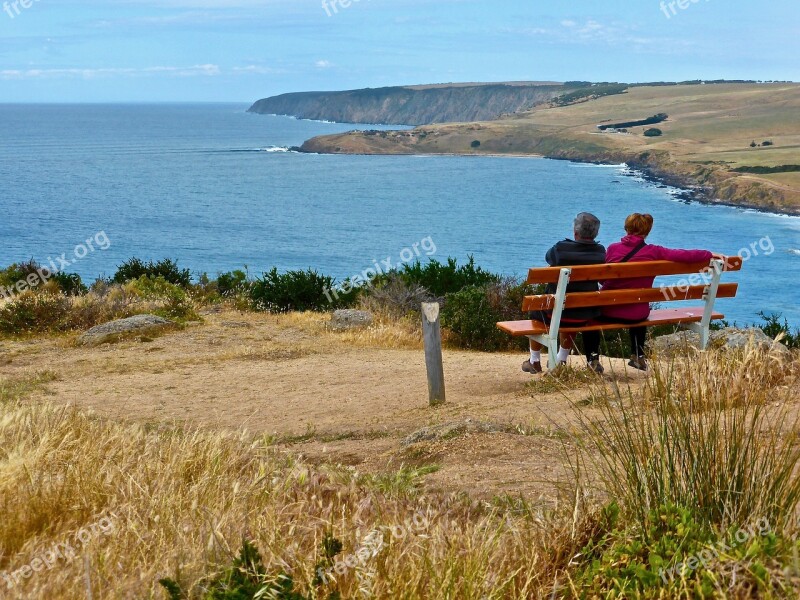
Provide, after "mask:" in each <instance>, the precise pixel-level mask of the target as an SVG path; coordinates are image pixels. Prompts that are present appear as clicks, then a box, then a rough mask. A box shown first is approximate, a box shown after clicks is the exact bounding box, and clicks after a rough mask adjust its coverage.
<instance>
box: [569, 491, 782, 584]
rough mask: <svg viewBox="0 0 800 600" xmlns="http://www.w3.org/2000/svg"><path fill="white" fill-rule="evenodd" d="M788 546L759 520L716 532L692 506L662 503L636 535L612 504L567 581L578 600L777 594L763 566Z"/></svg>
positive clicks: (766, 567)
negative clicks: (571, 581)
mask: <svg viewBox="0 0 800 600" xmlns="http://www.w3.org/2000/svg"><path fill="white" fill-rule="evenodd" d="M745 538H746V539H745ZM792 546H793V544H792V542H791V541H789V540H787V539H785V538H780V537H778V536H777V535H776V534H775V533H774V532H772V531H770V529H769V524H768V523H766V522H765V521H763V520H762V521H757V522H754V523H741V524H739V525H738V526H733V527H731V528H730V529H728V530H727V531H722V532H717V531H715V530H714V529H713V528H712V527H709V524H708V523H706V522H704V521H703V519H702V517H700V516H699V515H698V514H697V513H696V511H695V510H694V509H693V508H692V507H680V506H674V505H671V504H664V505H661V506H658V507H656V508H655V509H653V510H651V511H649V513H648V514H647V521H646V523H645V527H644V528H641V527H640V526H639V525H638V524H636V523H634V524H631V523H630V522H628V521H626V520H625V518H624V515H623V514H622V512H621V510H620V507H619V506H617V505H616V504H615V503H612V504H610V505H608V506H606V507H604V508H603V510H602V511H601V514H600V518H599V519H598V527H597V530H596V533H595V535H593V536H592V538H591V539H590V540H589V542H588V543H587V544H586V545H585V546H584V547H583V548H582V549H581V551H580V552H579V553H578V554H577V556H576V559H577V560H576V562H577V563H578V567H577V569H576V573H575V576H574V578H573V581H574V583H575V586H576V588H577V589H578V590H579V591H580V594H581V595H580V597H581V598H584V597H586V598H595V597H597V598H599V597H605V598H610V597H614V598H641V599H651V598H652V599H660V598H718V597H730V598H733V597H736V598H739V597H753V596H751V595H750V594H747V593H746V592H747V591H755V590H760V591H761V592H762V593H763V592H764V591H765V590H766V588H769V587H775V588H780V584H781V582H780V576H778V577H776V581H772V578H771V577H770V575H769V570H768V566H771V565H772V564H774V563H775V562H776V558H779V557H782V558H788V557H789V556H791V554H792ZM723 591H725V592H728V594H730V595H728V594H720V592H723ZM736 592H738V593H736ZM740 594H741V595H740ZM759 597H760V594H759Z"/></svg>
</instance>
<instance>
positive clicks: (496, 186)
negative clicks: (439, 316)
mask: <svg viewBox="0 0 800 600" xmlns="http://www.w3.org/2000/svg"><path fill="white" fill-rule="evenodd" d="M246 108H247V107H246V106H245V105H234V104H181V105H178V104H173V105H0V265H7V264H10V263H12V262H16V261H20V260H25V259H29V258H35V259H37V260H39V261H40V262H43V263H48V261H49V259H50V258H53V259H55V257H58V256H62V255H64V256H65V257H66V259H67V260H69V261H70V262H72V263H73V264H71V265H70V267H69V268H68V270H69V271H72V272H77V273H80V274H81V275H82V276H83V277H84V279H89V280H93V279H94V278H95V277H97V276H99V275H110V274H112V273H113V272H114V270H115V267H116V265H118V264H119V263H121V262H122V261H124V260H126V259H127V258H130V257H131V256H138V257H141V258H164V257H172V258H177V259H178V260H179V262H180V264H181V265H184V266H188V267H190V268H192V270H193V271H195V272H198V273H199V272H200V271H207V272H208V273H209V274H212V275H214V274H216V273H218V272H223V271H228V270H231V269H234V268H241V267H242V266H244V265H246V266H247V267H248V269H249V271H250V272H251V273H253V274H260V273H261V272H262V271H264V270H266V269H269V268H271V267H272V266H273V265H274V266H277V267H278V268H279V269H282V270H283V269H296V268H307V267H311V268H314V269H317V270H319V271H321V272H324V273H326V274H331V275H335V276H336V277H338V278H339V279H342V278H344V277H348V276H352V275H354V274H357V273H360V272H362V271H363V270H364V269H367V268H370V267H373V265H374V264H375V262H376V261H377V262H378V263H380V262H381V261H385V260H386V259H391V261H392V264H397V263H399V262H401V260H403V259H408V258H410V257H416V256H417V255H419V256H420V257H421V258H423V259H424V258H425V257H426V256H427V255H428V254H432V255H433V256H434V257H436V258H439V259H441V260H443V259H445V258H446V257H448V256H453V257H457V258H459V259H462V260H463V259H465V258H466V257H467V256H468V255H470V254H471V255H474V256H475V260H476V262H477V263H478V264H479V265H481V266H483V267H485V268H487V269H491V270H494V271H499V272H503V273H506V274H516V275H522V274H524V273H525V271H526V269H527V268H528V267H530V266H536V265H542V264H543V259H544V253H545V251H546V249H547V248H548V247H549V246H550V245H551V244H552V243H553V242H555V241H556V240H558V239H559V238H563V237H566V236H568V235H569V233H570V229H571V221H572V219H573V218H574V216H575V214H576V213H577V212H579V211H591V212H594V213H595V214H597V215H598V216H599V217H600V218H601V220H602V221H603V226H602V229H601V233H600V241H601V242H603V243H605V244H608V243H611V242H613V241H616V240H618V239H619V238H620V237H621V235H622V234H623V231H622V223H623V221H624V218H625V216H626V215H627V214H629V213H631V212H635V211H639V212H645V211H646V212H650V213H652V214H653V215H654V217H655V228H654V230H653V233H652V235H651V237H650V240H649V241H651V242H653V243H658V244H662V245H666V246H672V247H682V248H707V249H711V250H714V251H720V252H725V253H728V254H735V253H738V252H740V251H742V249H745V250H746V251H747V252H743V254H745V255H747V254H748V253H749V255H750V257H749V258H748V260H747V262H746V263H745V265H744V269H743V271H742V272H741V273H736V274H730V275H729V276H726V280H730V281H739V282H740V284H741V287H740V292H739V296H738V297H737V299H736V300H733V301H720V303H719V307H720V308H721V309H722V310H723V311H724V312H725V313H726V315H727V316H728V317H729V318H730V320H732V321H733V320H736V321H738V322H740V323H745V322H752V321H754V320H757V316H756V315H757V313H758V311H762V310H764V311H768V312H769V311H774V312H779V313H782V314H783V315H784V316H785V317H787V318H788V319H789V321H790V322H791V323H793V324H795V325H800V307H798V281H797V280H798V276H800V218H796V217H786V216H778V215H770V214H765V213H758V212H754V211H749V210H741V209H735V208H730V207H724V206H704V205H701V204H697V203H694V204H691V205H687V204H685V203H683V202H681V201H679V200H678V199H676V197H675V190H670V189H668V188H663V187H658V186H656V185H654V184H652V183H649V182H647V181H645V180H644V179H642V178H641V177H636V176H631V175H630V173H626V170H625V169H624V167H622V166H594V165H582V164H574V163H568V162H562V161H551V160H543V159H532V158H491V157H482V158H477V157H451V156H441V157H416V156H396V157H384V156H320V155H312V154H298V153H292V152H287V151H286V149H287V148H288V147H289V146H293V145H299V144H301V143H302V142H303V141H304V140H306V139H307V138H309V137H312V136H314V135H319V134H324V133H334V132H342V131H347V130H350V129H353V128H355V126H353V125H343V124H333V123H319V122H309V121H298V120H294V119H289V118H285V117H272V116H260V115H253V114H247V113H246V112H245V110H246ZM364 127H368V128H373V129H378V128H379V127H375V126H362V128H364ZM99 232H104V233H105V235H106V236H107V238H108V240H109V241H110V246H109V247H108V248H107V249H106V250H101V249H100V247H99V246H100V244H97V243H94V244H93V246H95V250H94V251H91V250H89V249H88V245H86V244H85V241H86V240H88V239H96V236H97V234H98V233H99ZM82 243H84V248H83V249H81V246H80V245H81V244H82ZM414 244H416V249H415V248H414ZM434 247H435V253H434V252H433V249H434ZM76 248H77V249H78V252H77V255H82V254H84V253H85V254H86V256H85V257H83V258H81V259H77V258H76ZM56 264H58V262H56Z"/></svg>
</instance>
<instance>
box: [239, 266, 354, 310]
mask: <svg viewBox="0 0 800 600" xmlns="http://www.w3.org/2000/svg"><path fill="white" fill-rule="evenodd" d="M359 293H360V289H347V291H343V290H340V289H337V288H336V281H335V280H334V278H333V277H329V276H327V275H321V274H319V273H317V272H316V271H313V270H311V269H308V270H306V271H287V272H286V273H278V269H277V268H276V267H273V269H272V270H271V271H269V272H268V273H264V276H263V277H260V278H256V280H255V282H254V283H253V286H252V288H251V290H250V297H251V299H252V300H253V304H254V305H255V307H256V308H257V309H258V310H267V311H271V312H287V311H291V310H297V311H307V310H314V311H326V310H331V309H334V308H342V307H346V306H352V305H353V303H354V302H355V301H356V299H357V298H358V295H359Z"/></svg>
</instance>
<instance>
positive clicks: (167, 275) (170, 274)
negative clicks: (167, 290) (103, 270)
mask: <svg viewBox="0 0 800 600" xmlns="http://www.w3.org/2000/svg"><path fill="white" fill-rule="evenodd" d="M143 276H144V277H163V278H164V279H165V280H166V281H168V282H169V283H173V284H175V285H179V286H181V287H184V288H185V287H188V286H189V284H190V283H191V274H190V273H189V269H180V268H179V267H178V263H177V261H174V260H172V259H169V258H165V259H164V260H160V261H158V262H153V261H152V260H151V261H148V262H144V261H143V260H141V259H139V258H136V257H134V258H131V259H129V260H127V261H125V262H124V263H122V264H121V265H120V266H119V267H117V272H116V273H114V277H112V278H111V281H112V282H113V283H126V282H128V281H133V280H135V279H139V278H140V277H143Z"/></svg>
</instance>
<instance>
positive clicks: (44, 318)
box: [0, 291, 70, 335]
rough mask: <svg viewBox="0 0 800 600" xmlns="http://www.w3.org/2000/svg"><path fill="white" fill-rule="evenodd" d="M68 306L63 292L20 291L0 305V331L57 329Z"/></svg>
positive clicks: (16, 332) (19, 331)
mask: <svg viewBox="0 0 800 600" xmlns="http://www.w3.org/2000/svg"><path fill="white" fill-rule="evenodd" d="M69 308H70V302H69V299H68V298H67V297H66V296H64V295H63V294H60V293H53V292H34V291H27V292H22V293H21V294H18V295H17V296H15V297H14V299H13V300H11V301H9V302H6V303H5V304H3V305H2V307H0V331H1V332H3V333H6V334H12V335H16V334H24V333H41V332H46V331H53V330H58V329H60V328H62V327H63V325H64V320H65V319H66V317H67V314H68V313H69Z"/></svg>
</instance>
